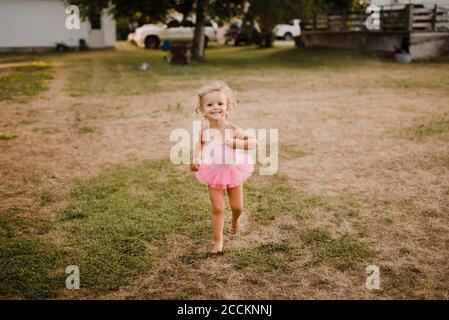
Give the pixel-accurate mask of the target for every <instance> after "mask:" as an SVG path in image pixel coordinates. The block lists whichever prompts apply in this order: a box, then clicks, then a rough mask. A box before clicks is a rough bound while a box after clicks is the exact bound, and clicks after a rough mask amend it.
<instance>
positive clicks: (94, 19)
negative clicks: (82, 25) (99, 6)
mask: <svg viewBox="0 0 449 320" xmlns="http://www.w3.org/2000/svg"><path fill="white" fill-rule="evenodd" d="M89 20H90V26H91V28H92V29H93V30H100V29H101V15H100V14H98V13H97V14H93V15H91V16H90V18H89Z"/></svg>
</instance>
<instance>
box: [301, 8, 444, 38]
mask: <svg viewBox="0 0 449 320" xmlns="http://www.w3.org/2000/svg"><path fill="white" fill-rule="evenodd" d="M379 8H380V12H379V14H380V26H379V27H380V28H379V29H368V28H367V27H366V25H365V21H366V19H367V18H368V16H369V15H370V14H367V13H365V11H358V12H356V11H344V12H340V13H327V14H317V15H314V16H313V19H311V20H308V21H303V22H302V23H301V28H302V30H303V31H326V32H341V31H370V32H376V31H377V32H378V31H408V32H412V31H413V32H415V31H423V32H449V12H448V9H447V8H443V7H438V6H437V5H435V6H434V7H433V8H422V7H417V6H416V5H413V4H411V5H406V6H405V7H404V8H403V9H393V8H388V7H379Z"/></svg>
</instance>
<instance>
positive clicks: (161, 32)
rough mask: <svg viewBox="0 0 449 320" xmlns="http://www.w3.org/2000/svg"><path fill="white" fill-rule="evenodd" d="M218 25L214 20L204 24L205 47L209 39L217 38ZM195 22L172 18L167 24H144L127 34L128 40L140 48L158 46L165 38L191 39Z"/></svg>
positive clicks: (172, 39)
mask: <svg viewBox="0 0 449 320" xmlns="http://www.w3.org/2000/svg"><path fill="white" fill-rule="evenodd" d="M217 29H218V26H217V24H216V23H215V22H214V21H208V22H206V24H205V39H204V40H205V44H204V45H205V47H207V44H208V42H209V41H216V40H217ZM194 30H195V23H194V22H193V21H192V20H188V19H185V20H183V21H179V20H172V21H170V22H169V23H168V24H167V25H163V24H145V25H143V26H141V27H140V28H137V29H136V30H135V32H134V35H129V36H128V40H129V41H132V42H134V43H135V44H136V45H137V46H138V47H140V48H158V47H159V44H160V43H161V42H163V41H165V40H171V41H179V42H181V41H192V40H193V34H194Z"/></svg>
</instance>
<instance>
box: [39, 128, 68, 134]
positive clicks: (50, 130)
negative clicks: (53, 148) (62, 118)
mask: <svg viewBox="0 0 449 320" xmlns="http://www.w3.org/2000/svg"><path fill="white" fill-rule="evenodd" d="M33 131H34V132H40V133H45V134H55V133H59V132H61V130H59V128H56V127H42V128H33Z"/></svg>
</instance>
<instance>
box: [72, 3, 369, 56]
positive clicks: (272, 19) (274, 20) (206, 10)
mask: <svg viewBox="0 0 449 320" xmlns="http://www.w3.org/2000/svg"><path fill="white" fill-rule="evenodd" d="M63 1H64V2H66V3H70V4H73V5H77V6H78V7H79V8H80V12H81V15H82V17H83V18H88V17H89V16H91V15H93V14H98V13H99V12H101V11H102V10H105V9H106V10H108V12H109V13H110V14H112V15H113V16H114V18H115V19H116V20H117V21H120V22H122V23H123V22H125V23H129V22H137V23H138V24H139V25H143V24H146V23H155V22H164V23H165V22H166V19H167V16H168V14H169V13H170V12H173V11H177V12H179V13H181V14H182V15H183V17H188V16H189V15H192V14H195V16H196V23H195V31H194V37H193V43H192V58H194V59H203V58H204V39H205V34H204V32H205V23H206V21H207V19H214V20H216V21H217V22H218V23H219V24H223V23H226V22H228V21H230V19H232V18H234V17H240V18H243V19H244V20H245V21H249V22H250V23H257V24H258V25H259V27H260V31H261V36H262V39H261V44H260V46H261V47H271V46H272V45H273V33H272V30H273V28H274V26H275V25H276V24H279V23H283V22H285V21H287V20H290V19H294V18H300V19H302V20H305V19H308V18H310V17H311V16H312V15H313V14H316V13H320V12H324V11H337V10H342V9H349V8H351V7H354V6H357V5H359V2H360V0H63ZM362 1H363V0H362Z"/></svg>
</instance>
